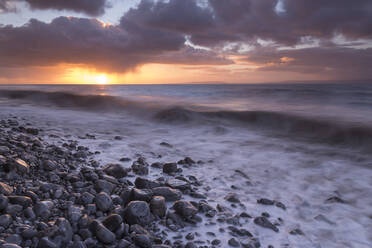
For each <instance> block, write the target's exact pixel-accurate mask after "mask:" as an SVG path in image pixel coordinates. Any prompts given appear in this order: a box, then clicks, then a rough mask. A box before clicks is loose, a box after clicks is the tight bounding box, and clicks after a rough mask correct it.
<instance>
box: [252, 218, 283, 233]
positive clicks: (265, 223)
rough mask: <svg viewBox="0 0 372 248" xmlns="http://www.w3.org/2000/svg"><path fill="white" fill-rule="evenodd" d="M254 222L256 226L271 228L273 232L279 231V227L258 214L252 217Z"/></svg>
mask: <svg viewBox="0 0 372 248" xmlns="http://www.w3.org/2000/svg"><path fill="white" fill-rule="evenodd" d="M254 223H255V224H256V225H258V226H261V227H264V228H268V229H271V230H273V231H275V232H279V229H278V228H277V227H276V226H275V225H274V224H273V223H271V222H270V221H269V220H268V219H267V218H266V217H263V216H260V217H256V218H255V219H254Z"/></svg>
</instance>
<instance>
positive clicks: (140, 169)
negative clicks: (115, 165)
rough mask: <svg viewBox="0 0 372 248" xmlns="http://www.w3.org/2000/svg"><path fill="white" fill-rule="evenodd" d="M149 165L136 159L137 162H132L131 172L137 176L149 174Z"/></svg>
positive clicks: (142, 160)
mask: <svg viewBox="0 0 372 248" xmlns="http://www.w3.org/2000/svg"><path fill="white" fill-rule="evenodd" d="M148 167H149V165H148V164H147V163H146V162H145V160H144V159H143V158H138V159H137V161H135V162H133V164H132V170H133V172H134V173H136V174H138V175H147V174H149V168H148Z"/></svg>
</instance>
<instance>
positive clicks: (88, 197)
mask: <svg viewBox="0 0 372 248" xmlns="http://www.w3.org/2000/svg"><path fill="white" fill-rule="evenodd" d="M93 200H94V195H92V194H91V193H89V192H84V193H83V194H81V196H80V201H81V203H82V204H83V205H88V204H91V203H92V202H93Z"/></svg>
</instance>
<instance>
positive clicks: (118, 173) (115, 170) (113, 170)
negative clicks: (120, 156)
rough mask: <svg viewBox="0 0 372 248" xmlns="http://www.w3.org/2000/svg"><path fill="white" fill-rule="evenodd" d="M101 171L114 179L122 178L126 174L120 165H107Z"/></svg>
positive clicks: (125, 170)
mask: <svg viewBox="0 0 372 248" xmlns="http://www.w3.org/2000/svg"><path fill="white" fill-rule="evenodd" d="M103 171H104V172H105V173H106V174H107V175H110V176H113V177H115V178H122V177H126V176H127V174H128V170H127V169H125V168H124V167H123V166H121V165H120V164H108V165H106V166H105V167H104V168H103Z"/></svg>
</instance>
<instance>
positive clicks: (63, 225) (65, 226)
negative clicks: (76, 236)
mask: <svg viewBox="0 0 372 248" xmlns="http://www.w3.org/2000/svg"><path fill="white" fill-rule="evenodd" d="M55 225H56V226H57V227H58V236H60V237H61V243H60V244H59V245H68V243H69V242H70V241H71V240H72V235H73V230H72V227H71V224H70V222H69V221H68V220H66V219H65V218H58V219H57V221H56V222H55Z"/></svg>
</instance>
